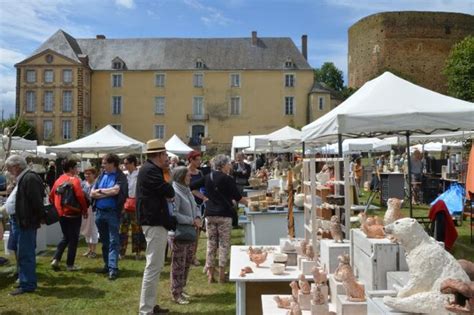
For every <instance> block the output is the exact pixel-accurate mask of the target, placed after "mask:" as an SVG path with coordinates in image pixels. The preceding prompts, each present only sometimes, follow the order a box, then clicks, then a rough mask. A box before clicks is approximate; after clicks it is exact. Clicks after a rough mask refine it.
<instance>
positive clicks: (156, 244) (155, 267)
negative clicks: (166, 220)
mask: <svg viewBox="0 0 474 315" xmlns="http://www.w3.org/2000/svg"><path fill="white" fill-rule="evenodd" d="M142 228H143V234H144V235H145V239H146V266H145V270H144V272H143V281H142V292H141V294H140V309H139V312H140V314H143V315H145V314H151V313H153V307H154V306H155V304H156V297H157V293H158V292H157V291H158V282H159V280H160V273H161V269H163V265H164V263H165V250H166V242H167V239H168V230H166V229H165V228H164V227H162V226H148V225H144V226H143V227H142Z"/></svg>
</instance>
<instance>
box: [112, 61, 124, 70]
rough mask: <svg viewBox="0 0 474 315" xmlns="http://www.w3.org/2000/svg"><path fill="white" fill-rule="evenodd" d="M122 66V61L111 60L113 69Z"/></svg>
mask: <svg viewBox="0 0 474 315" xmlns="http://www.w3.org/2000/svg"><path fill="white" fill-rule="evenodd" d="M123 68H124V67H123V62H122V61H120V60H119V61H113V62H112V69H114V70H122V69H123Z"/></svg>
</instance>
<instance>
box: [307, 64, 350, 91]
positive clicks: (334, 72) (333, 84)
mask: <svg viewBox="0 0 474 315" xmlns="http://www.w3.org/2000/svg"><path fill="white" fill-rule="evenodd" d="M314 79H315V80H316V81H318V82H324V83H326V84H327V85H328V86H329V87H330V88H332V89H334V90H336V91H341V90H342V88H343V86H344V79H343V78H342V71H341V70H339V69H338V68H336V66H335V65H334V63H332V62H325V63H324V64H323V65H322V66H321V68H319V69H318V68H316V69H314Z"/></svg>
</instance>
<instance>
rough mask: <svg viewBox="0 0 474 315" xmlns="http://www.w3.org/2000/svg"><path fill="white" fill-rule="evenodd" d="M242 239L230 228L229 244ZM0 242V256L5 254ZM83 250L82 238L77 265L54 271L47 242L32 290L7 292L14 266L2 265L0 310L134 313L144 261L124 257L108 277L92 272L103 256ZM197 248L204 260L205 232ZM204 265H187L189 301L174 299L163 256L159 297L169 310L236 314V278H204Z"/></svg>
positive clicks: (172, 311)
mask: <svg viewBox="0 0 474 315" xmlns="http://www.w3.org/2000/svg"><path fill="white" fill-rule="evenodd" d="M242 241H243V230H242V229H234V230H233V231H232V244H233V245H241V244H242ZM129 245H130V244H129ZM1 247H2V251H0V256H4V252H3V246H1ZM99 247H100V245H99ZM85 250H86V246H85V243H84V242H81V243H80V248H79V250H78V255H77V259H76V263H77V265H79V266H80V267H81V270H79V271H76V272H67V271H59V272H54V271H53V270H52V269H51V267H50V265H49V263H50V260H51V257H52V255H53V253H54V247H49V248H48V251H47V252H46V253H44V254H43V255H41V256H39V257H38V258H37V273H38V286H39V287H38V289H37V290H36V292H35V293H33V294H24V295H21V296H17V297H11V296H8V292H10V291H12V286H13V285H14V282H13V278H12V276H11V275H12V273H13V271H14V267H13V266H11V265H10V266H6V267H0V314H4V315H5V314H11V315H13V314H137V313H138V303H139V299H140V288H141V281H142V276H143V269H144V266H145V261H144V260H141V261H136V260H134V259H133V258H132V256H130V258H129V257H126V258H125V259H123V260H121V261H120V262H119V268H120V275H119V278H118V279H117V280H116V281H109V280H108V279H107V277H106V276H105V275H101V274H96V273H95V270H96V269H99V268H101V267H102V266H103V263H102V258H95V259H89V258H84V257H82V256H81V255H82V253H83V252H85ZM198 250H199V252H198V258H199V260H200V262H201V265H204V261H205V253H206V252H205V251H206V238H205V236H204V235H203V234H201V239H200V241H199V249H198ZM129 251H130V246H129ZM98 252H100V248H99V251H98ZM65 258H66V255H63V262H62V266H61V267H62V270H65V262H64V261H65ZM202 269H203V267H202V266H200V267H191V270H190V275H189V281H188V285H187V289H186V291H187V292H188V293H189V294H190V295H191V303H190V304H188V305H178V304H175V303H174V302H173V301H172V299H171V294H170V291H169V285H170V280H169V277H170V262H169V261H167V262H166V264H165V268H164V269H163V271H162V272H161V278H160V283H159V289H158V290H159V298H158V303H159V304H160V305H161V306H163V307H166V308H169V309H170V310H171V314H235V284H234V283H227V284H208V283H207V277H206V275H204V274H203V273H202Z"/></svg>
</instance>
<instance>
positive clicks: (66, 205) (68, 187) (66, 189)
mask: <svg viewBox="0 0 474 315" xmlns="http://www.w3.org/2000/svg"><path fill="white" fill-rule="evenodd" d="M56 194H58V195H60V198H61V206H62V207H63V209H64V213H65V214H66V215H80V214H81V212H82V211H81V205H80V204H79V201H78V200H77V197H76V194H74V187H73V186H72V183H71V182H70V181H66V182H64V183H62V184H61V185H59V186H58V187H57V188H56Z"/></svg>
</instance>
